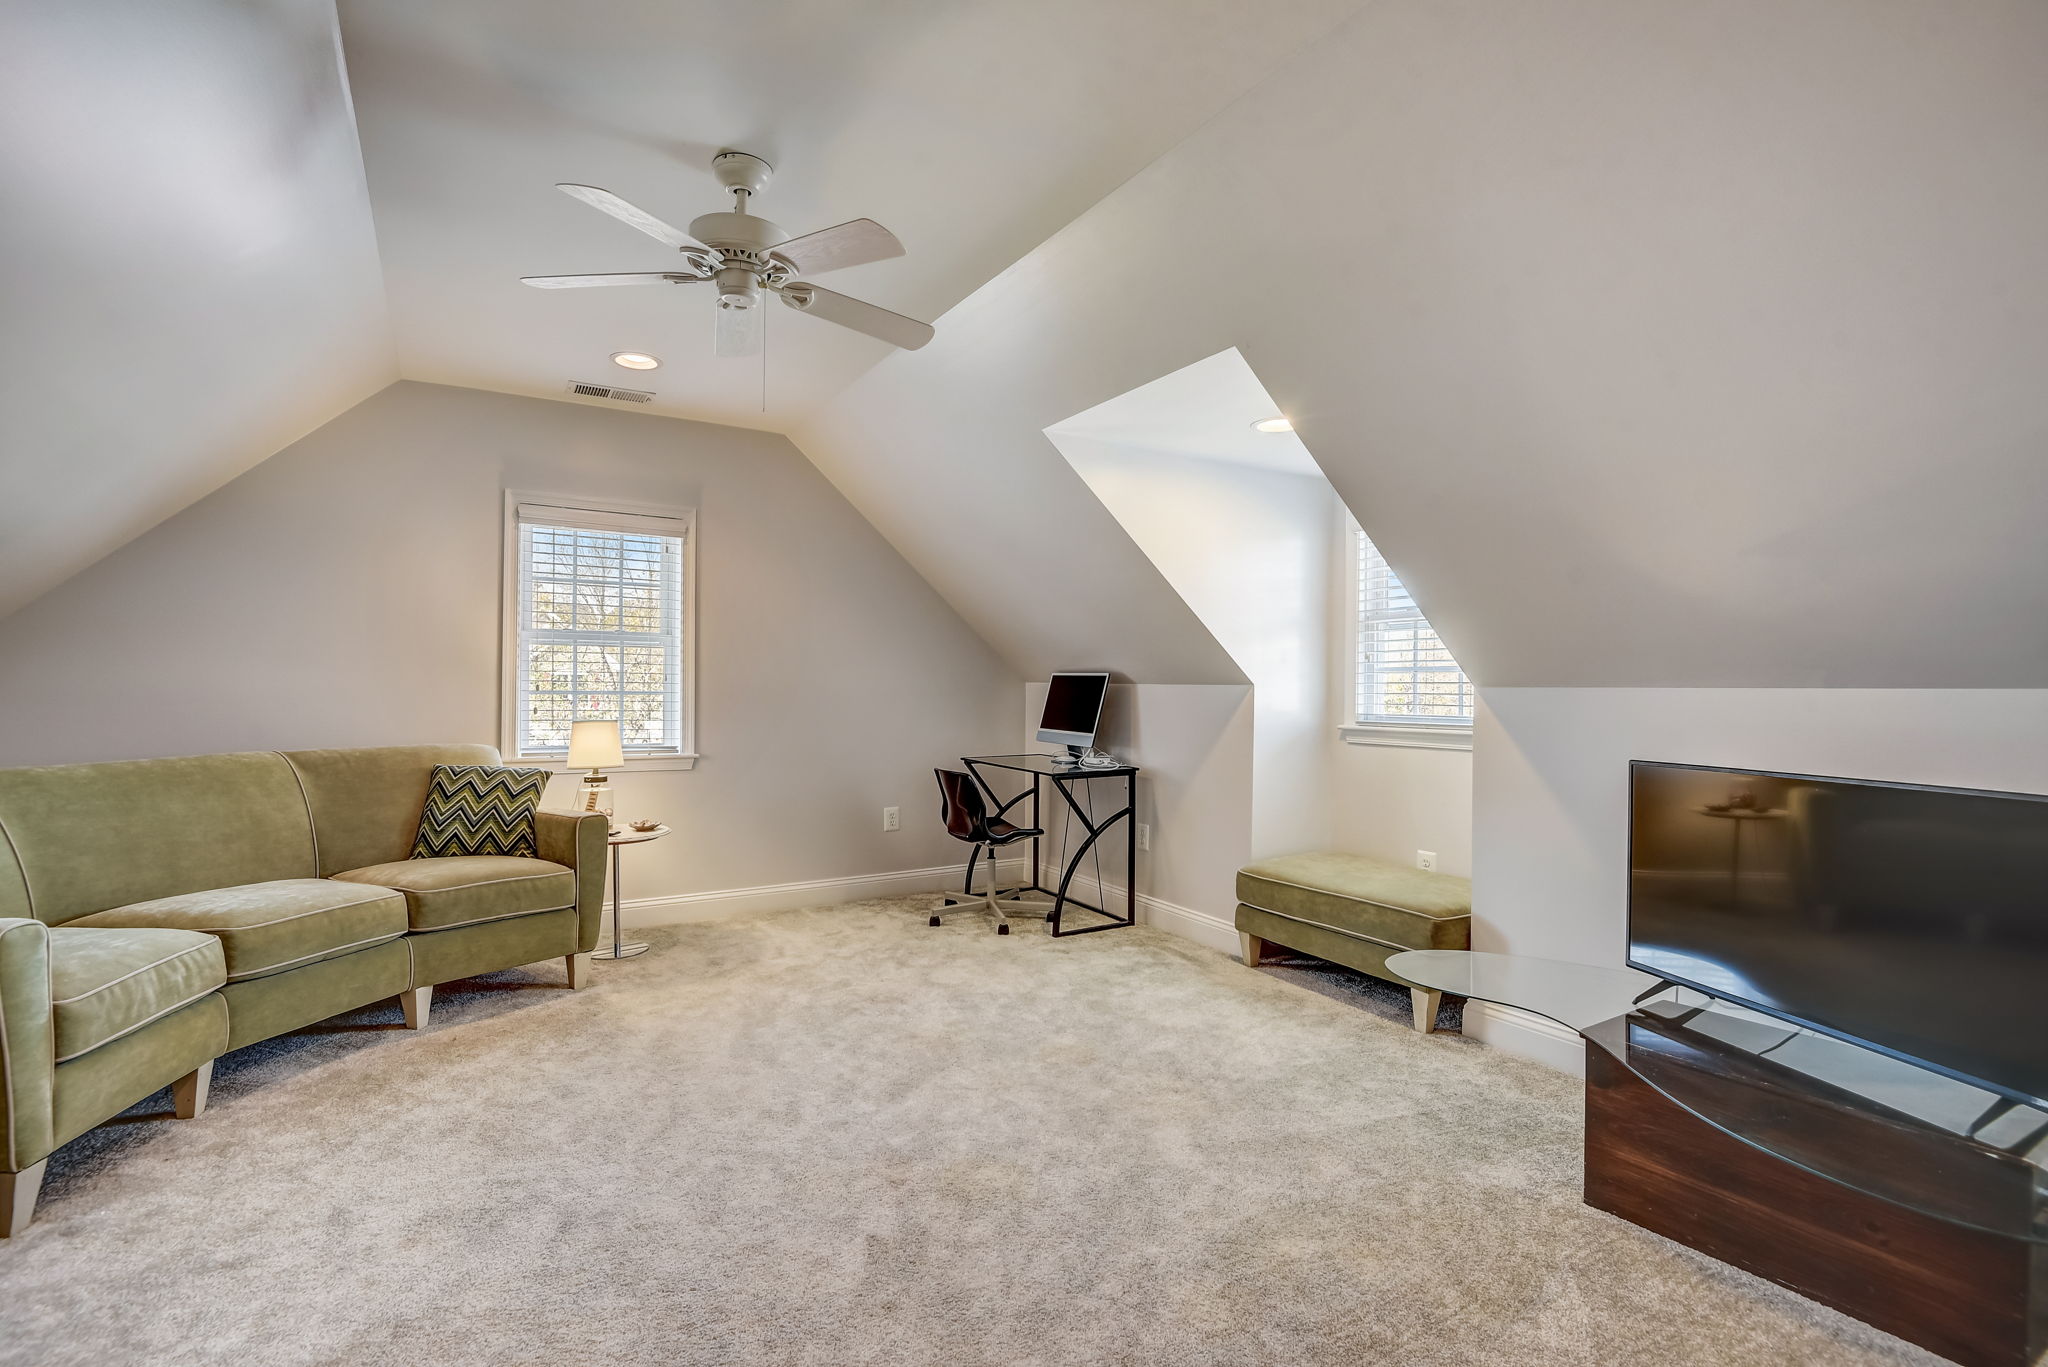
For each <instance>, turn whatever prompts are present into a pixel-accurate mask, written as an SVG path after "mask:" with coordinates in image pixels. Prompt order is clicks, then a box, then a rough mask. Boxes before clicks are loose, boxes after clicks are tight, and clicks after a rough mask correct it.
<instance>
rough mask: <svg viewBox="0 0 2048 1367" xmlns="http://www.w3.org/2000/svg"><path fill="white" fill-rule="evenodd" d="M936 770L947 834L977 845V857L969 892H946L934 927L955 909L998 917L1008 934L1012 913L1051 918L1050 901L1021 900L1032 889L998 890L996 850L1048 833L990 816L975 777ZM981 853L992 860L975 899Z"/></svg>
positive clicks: (1001, 931) (970, 864) (999, 930)
mask: <svg viewBox="0 0 2048 1367" xmlns="http://www.w3.org/2000/svg"><path fill="white" fill-rule="evenodd" d="M932 772H933V773H934V774H936V775H937V776H938V780H939V798H940V807H939V816H940V817H941V819H943V820H944V821H945V823H946V834H947V835H950V836H952V837H953V838H954V839H955V840H960V841H965V842H966V843H967V844H970V845H972V846H974V853H973V854H971V855H969V856H968V857H967V887H968V891H967V892H964V893H948V894H947V895H946V900H945V902H944V903H943V904H942V905H941V906H940V907H939V909H938V911H934V912H933V913H932V921H931V923H932V924H933V925H935V926H936V925H940V924H942V922H941V921H940V919H939V917H940V913H942V912H945V911H950V910H951V909H952V908H954V907H962V906H966V907H979V908H980V909H981V910H983V911H985V912H987V913H988V914H989V915H991V916H993V917H995V921H996V934H998V935H1008V934H1009V933H1010V918H1009V916H1008V915H1007V913H1009V912H1020V913H1022V914H1024V915H1026V916H1037V917H1040V918H1043V917H1045V916H1047V915H1049V914H1050V913H1051V911H1052V903H1051V902H1041V901H1038V900H1036V899H1028V900H1020V899H1021V898H1022V894H1023V893H1025V892H1027V891H1029V889H1027V888H1012V889H1010V890H1009V891H1008V892H1004V891H1002V890H1001V889H1000V888H998V887H997V886H996V851H997V850H999V849H1001V848H1002V847H1003V846H1005V845H1010V844H1014V843H1016V842H1017V841H1019V840H1029V839H1030V838H1031V837H1032V836H1035V835H1042V834H1043V833H1044V832H1042V831H1041V830H1040V829H1039V828H1038V827H1036V826H1013V825H1011V824H1010V823H1009V822H1007V821H1004V820H1003V819H1002V818H1001V817H993V818H992V817H990V816H989V814H988V804H987V803H986V802H984V801H983V800H982V796H981V784H980V783H979V782H977V781H976V779H975V777H974V775H972V774H963V773H961V772H960V771H959V770H958V769H934V770H932ZM983 855H986V856H988V887H987V889H986V890H985V891H984V892H983V893H982V894H981V896H979V897H976V896H975V895H974V893H973V888H974V864H975V861H976V860H977V859H979V858H980V857H981V856H983Z"/></svg>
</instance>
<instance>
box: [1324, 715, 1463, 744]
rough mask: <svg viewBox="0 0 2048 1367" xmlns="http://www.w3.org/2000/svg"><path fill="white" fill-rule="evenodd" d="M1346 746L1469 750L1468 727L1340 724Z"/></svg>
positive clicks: (1391, 723)
mask: <svg viewBox="0 0 2048 1367" xmlns="http://www.w3.org/2000/svg"><path fill="white" fill-rule="evenodd" d="M1337 734H1338V735H1340V736H1342V737H1343V738H1344V743H1345V744H1346V745H1391V746H1396V747H1399V748H1402V749H1408V750H1470V749H1471V748H1472V728H1471V727H1469V726H1430V725H1426V724H1424V725H1415V726H1404V725H1402V724H1401V723H1399V722H1364V723H1359V724H1355V725H1351V726H1340V727H1338V728H1337Z"/></svg>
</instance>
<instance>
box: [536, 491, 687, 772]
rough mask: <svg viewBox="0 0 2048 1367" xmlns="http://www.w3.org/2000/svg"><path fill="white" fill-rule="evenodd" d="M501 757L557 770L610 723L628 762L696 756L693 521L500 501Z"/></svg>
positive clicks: (682, 761)
mask: <svg viewBox="0 0 2048 1367" xmlns="http://www.w3.org/2000/svg"><path fill="white" fill-rule="evenodd" d="M509 501H510V503H511V516H510V517H509V518H508V519H507V521H508V526H507V533H508V540H509V541H510V543H511V544H510V547H509V551H510V554H509V556H508V559H509V561H510V562H511V563H510V564H509V565H508V567H507V568H508V571H509V573H508V580H509V582H510V592H509V593H508V595H507V603H506V607H507V610H508V614H509V616H510V620H509V621H508V622H507V623H506V631H505V636H506V644H507V647H508V654H509V659H508V660H507V675H508V678H507V680H506V689H505V703H506V711H507V717H506V725H505V730H506V737H505V742H506V743H505V746H504V750H505V753H506V754H508V755H511V756H516V757H517V758H520V759H540V760H546V759H559V758H564V757H566V756H567V754H568V750H569V725H570V723H571V722H576V721H590V720H615V721H617V722H618V723H619V734H620V738H621V740H622V741H623V742H624V746H625V752H626V758H627V761H628V762H629V763H631V762H634V761H636V760H665V761H668V762H669V764H670V766H672V767H687V765H688V764H689V763H691V762H693V761H694V760H695V758H696V756H695V753H694V751H695V748H696V747H695V743H694V742H695V737H694V726H693V722H694V718H693V717H692V703H693V699H692V697H691V688H690V682H691V677H692V665H693V661H692V660H691V657H690V656H691V652H690V640H691V631H690V601H691V597H692V593H691V590H692V588H693V585H692V583H691V579H692V577H693V576H692V572H691V541H692V539H693V534H694V526H693V518H692V517H691V516H690V515H689V514H688V513H677V514H672V515H664V514H656V513H650V512H645V511H628V510H623V509H616V508H593V507H573V506H566V505H564V504H558V503H548V502H542V501H539V500H531V499H529V500H519V499H516V498H515V499H512V500H509Z"/></svg>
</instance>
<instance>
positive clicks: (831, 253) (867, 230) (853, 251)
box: [774, 218, 903, 275]
mask: <svg viewBox="0 0 2048 1367" xmlns="http://www.w3.org/2000/svg"><path fill="white" fill-rule="evenodd" d="M774 253H775V255H777V256H779V257H782V258H783V259H784V260H786V261H788V262H789V263H790V264H791V265H793V266H795V267H796V268H797V269H798V270H799V271H801V272H803V273H804V274H805V275H823V274H824V273H825V272H826V271H836V270H839V269H841V268H843V267H846V266H865V265H866V264H867V263H868V262H870V261H887V260H888V259H889V258H890V257H892V256H901V255H903V244H902V243H901V242H898V241H897V240H896V234H894V233H892V232H890V231H889V230H888V229H887V228H884V227H883V226H882V225H881V224H879V223H877V222H875V221H874V220H873V219H872V218H856V219H855V220H853V222H851V223H842V224H840V225H839V226H838V227H836V228H820V229H819V230H818V231H817V232H814V233H805V234H804V235H803V236H802V237H792V238H791V239H790V240H789V241H787V242H785V243H783V244H782V245H781V246H779V247H776V248H775V249H774Z"/></svg>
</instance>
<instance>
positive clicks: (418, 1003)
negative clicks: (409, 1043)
mask: <svg viewBox="0 0 2048 1367" xmlns="http://www.w3.org/2000/svg"><path fill="white" fill-rule="evenodd" d="M398 1005H399V1007H400V1008H401V1009H403V1010H404V1012H405V1028H406V1029H408V1030H424V1029H426V1028H427V1012H428V1011H430V1010H431V1009H433V1005H434V989H433V988H432V987H408V988H407V989H406V990H405V991H403V992H401V993H399V994H398Z"/></svg>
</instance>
